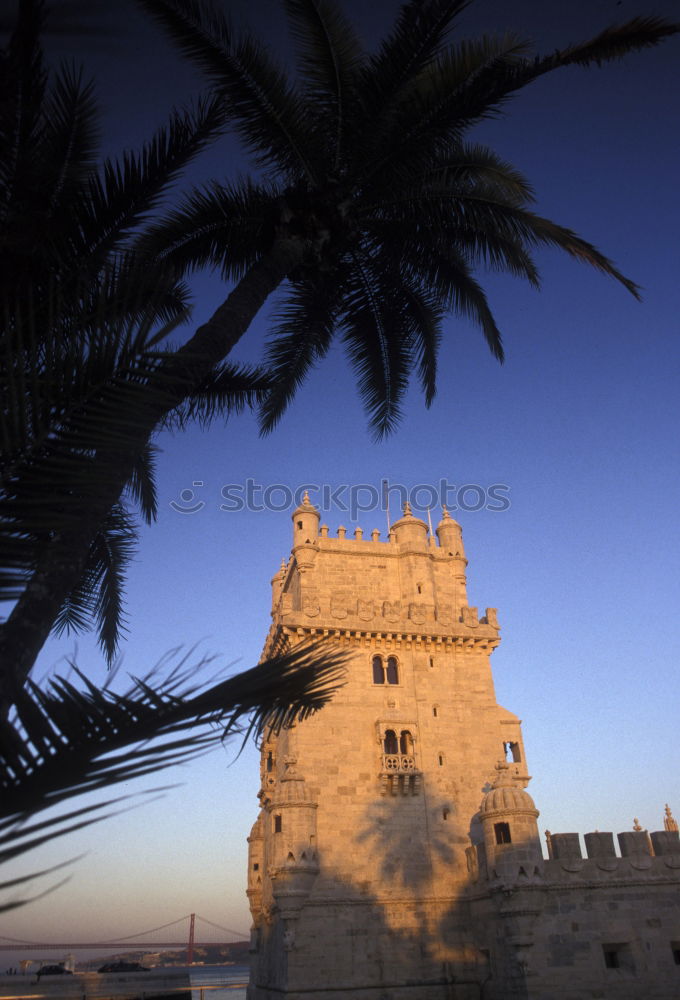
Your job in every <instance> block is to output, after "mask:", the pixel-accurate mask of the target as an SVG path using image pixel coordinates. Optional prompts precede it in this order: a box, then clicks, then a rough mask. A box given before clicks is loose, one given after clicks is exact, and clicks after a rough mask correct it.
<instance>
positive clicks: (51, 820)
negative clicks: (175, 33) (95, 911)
mask: <svg viewBox="0 0 680 1000" xmlns="http://www.w3.org/2000/svg"><path fill="white" fill-rule="evenodd" d="M42 17H43V7H42V4H41V3H40V2H39V0H22V3H21V4H20V9H19V18H18V23H17V26H16V29H15V31H14V33H13V35H12V38H11V41H10V45H9V49H8V51H7V52H6V53H2V54H0V55H1V58H0V90H1V92H2V95H3V100H2V102H0V135H1V136H2V147H1V148H2V156H0V215H1V216H2V223H3V226H2V230H1V231H0V309H1V316H2V323H1V324H0V395H1V396H2V399H3V403H4V407H3V412H2V415H1V416H0V441H1V442H2V453H1V455H0V484H1V490H0V545H1V549H2V559H1V562H0V569H1V572H0V596H1V597H2V598H3V599H5V600H8V599H12V598H16V597H18V596H20V595H21V594H22V592H23V588H24V585H25V580H26V577H27V576H29V579H30V574H31V572H32V571H33V570H34V569H35V567H36V566H39V565H40V561H41V559H42V558H43V557H44V554H45V553H46V552H49V550H50V547H51V546H52V545H53V544H54V540H55V539H59V540H60V542H61V543H63V542H64V541H65V540H67V539H69V538H75V539H77V538H78V536H79V533H80V531H81V528H82V525H83V522H84V521H87V519H88V515H89V509H90V505H93V504H97V503H99V502H102V503H106V504H108V509H107V511H106V513H105V515H104V516H103V517H102V518H101V519H99V520H96V519H94V518H93V519H91V520H90V521H87V526H86V529H85V533H84V536H83V537H84V541H85V548H84V551H85V559H84V561H83V562H82V563H81V564H79V567H78V575H77V577H75V581H76V582H75V586H73V587H72V588H71V589H70V590H68V591H67V592H66V591H63V592H62V593H61V594H60V595H59V598H58V600H57V601H56V602H54V603H53V604H51V606H50V607H51V610H50V612H49V615H50V618H51V624H52V625H54V626H55V627H56V629H57V630H63V629H76V630H78V629H83V628H86V627H88V626H89V625H90V623H91V621H92V620H94V621H95V623H96V625H97V628H98V631H99V636H100V641H101V645H102V647H103V649H104V652H105V653H106V654H107V656H108V658H109V659H111V658H112V657H113V655H114V653H115V650H116V644H117V640H118V636H119V633H120V631H121V627H122V581H123V574H124V570H125V565H126V561H127V559H128V558H129V555H130V552H131V548H132V545H133V543H134V539H135V535H136V529H135V523H134V517H133V507H134V506H135V505H136V506H137V508H138V509H139V511H140V513H141V515H142V516H143V517H144V518H145V519H146V520H147V521H151V520H153V518H154V517H155V515H156V493H155V486H154V477H153V450H152V446H151V445H150V443H149V441H148V440H146V439H144V438H143V437H135V435H134V433H133V434H132V436H131V434H130V432H131V431H134V414H135V411H136V408H137V407H138V406H139V401H140V400H141V399H142V398H146V399H149V398H155V399H156V403H157V405H160V406H161V407H162V406H163V405H164V404H165V403H166V394H167V391H168V386H172V390H173V392H174V393H175V398H176V399H178V400H180V405H175V406H174V407H173V408H172V409H170V410H166V411H164V420H165V422H166V423H167V422H172V423H174V424H178V425H179V426H182V425H183V424H184V423H186V422H187V421H189V420H191V419H199V420H201V421H203V422H206V421H209V420H210V419H212V417H213V416H214V415H216V414H217V413H223V414H228V413H230V412H232V411H234V410H238V409H239V408H241V407H242V406H243V405H246V404H251V405H252V403H253V402H254V401H256V400H257V399H258V398H260V397H261V395H262V393H263V391H264V389H265V388H266V387H267V385H268V384H269V383H268V381H266V380H265V379H264V377H263V376H262V374H261V373H260V372H258V371H256V370H249V369H245V368H235V367H234V366H229V365H226V364H223V365H218V366H215V367H214V368H213V369H212V370H211V372H210V375H209V377H207V378H205V379H203V380H202V381H200V382H196V381H194V382H192V383H191V384H187V383H186V382H184V381H182V379H181V377H180V376H179V375H178V376H177V377H176V382H175V383H173V381H172V379H171V377H170V376H169V375H165V374H164V372H163V365H164V363H165V361H166V359H167V358H168V356H169V351H168V349H167V348H165V347H163V346H162V344H163V342H164V340H165V338H166V336H167V334H168V332H169V331H171V330H172V329H173V328H174V327H175V326H176V325H177V323H178V322H179V321H181V320H182V319H184V318H185V317H186V315H187V311H188V310H187V290H186V288H185V287H184V285H183V284H182V281H181V275H178V273H177V268H176V266H175V265H174V263H173V264H170V263H168V262H163V261H160V260H153V259H150V258H149V257H148V256H146V257H145V256H144V255H143V254H142V253H141V252H140V247H139V243H140V236H139V230H140V226H141V225H142V224H143V222H144V220H145V218H146V217H147V215H148V214H149V212H150V211H151V210H152V209H153V207H154V204H155V203H156V201H157V199H158V197H159V196H160V195H161V194H162V192H163V191H164V190H165V189H166V187H167V185H168V184H169V183H170V182H171V181H172V180H173V179H174V178H175V177H176V176H177V174H178V173H179V172H180V171H181V170H182V168H183V167H184V166H185V165H186V163H188V162H189V161H190V160H191V159H192V157H193V156H195V155H196V153H197V152H199V151H200V150H201V149H202V148H203V146H204V145H205V144H206V143H207V142H208V141H209V140H210V139H211V138H213V137H214V136H215V135H217V134H219V132H220V130H221V129H222V127H223V118H224V116H223V110H222V107H221V106H222V104H223V102H222V101H221V99H219V98H213V99H211V100H207V101H203V102H200V103H199V104H198V106H197V108H196V109H195V110H194V111H188V112H185V113H176V114H174V115H173V117H172V119H171V121H170V124H169V126H168V127H167V128H166V129H162V130H160V131H159V132H158V133H157V134H156V136H155V137H154V138H153V140H152V141H151V142H149V143H148V144H147V146H146V147H145V148H144V149H143V150H142V152H141V153H140V154H139V155H137V156H135V155H133V154H126V156H125V157H124V158H123V159H122V161H121V162H115V161H105V163H104V164H103V166H102V167H101V169H98V167H97V163H96V160H95V153H96V133H97V124H98V118H97V112H96V108H95V105H94V101H93V97H92V88H91V86H90V85H88V84H86V83H84V82H83V81H82V80H81V79H80V78H79V77H78V76H77V75H74V74H73V73H72V72H69V71H68V70H64V71H62V72H60V73H58V74H57V75H56V77H54V78H53V79H52V80H50V79H49V75H48V73H47V71H46V69H45V66H44V62H43V56H42V50H41V47H40V42H39V37H40V32H41V28H42ZM180 383H181V386H182V392H181V393H179V392H178V391H177V385H179V384H180ZM120 454H123V455H124V456H125V460H126V461H129V463H130V464H129V465H128V466H127V473H126V478H125V481H124V482H122V484H121V485H119V484H118V480H117V479H116V478H115V477H116V475H117V473H118V468H119V465H120V460H119V458H118V456H119V455H120ZM110 496H113V497H114V499H113V500H112V501H111V502H110V503H109V500H108V498H109V497H110ZM50 627H51V626H50ZM26 662H28V661H26ZM14 667H15V662H12V661H9V662H8V661H7V660H5V661H4V662H3V669H4V680H5V681H6V684H5V688H4V692H3V694H4V699H3V702H4V703H3V704H2V706H1V710H0V865H2V864H3V863H6V862H9V861H11V860H13V859H14V858H15V857H16V856H17V855H19V854H23V853H25V852H26V851H30V850H31V849H33V848H34V847H37V846H39V845H40V844H42V843H43V842H45V841H46V840H49V839H52V838H54V837H55V836H62V835H63V834H65V833H68V832H70V831H72V830H74V829H77V828H79V827H82V826H87V825H89V824H90V823H92V822H96V821H97V820H99V819H102V818H104V815H106V814H107V813H106V810H107V809H110V808H118V807H119V805H120V803H121V802H122V801H123V800H124V799H125V798H126V796H123V797H122V798H121V797H118V798H115V799H109V800H108V801H107V802H100V803H98V804H95V805H92V804H89V805H85V806H83V805H79V806H75V807H70V808H69V810H68V811H67V812H65V813H64V812H63V811H62V812H59V813H58V814H57V815H55V814H54V813H48V814H47V816H46V817H45V816H44V815H41V816H39V817H38V818H36V816H37V814H43V813H44V812H45V810H51V809H52V808H53V807H54V806H63V805H64V804H66V803H68V802H70V801H71V800H72V799H73V798H74V797H76V798H77V797H79V796H82V795H83V794H85V793H88V792H92V791H97V790H100V789H102V788H107V789H108V788H110V787H111V786H113V785H115V784H117V783H119V782H121V781H126V782H127V781H129V780H130V779H132V778H135V777H139V776H141V775H144V774H149V773H152V772H155V771H157V770H159V769H162V768H164V767H168V766H170V765H171V764H174V763H177V762H178V761H183V760H186V759H188V758H189V757H191V756H193V755H195V754H197V753H202V752H205V751H206V750H208V749H210V748H211V747H213V746H214V745H215V744H216V743H218V742H220V741H222V740H224V739H226V738H227V737H229V736H232V735H234V734H238V733H242V734H243V735H244V737H245V736H247V735H248V733H250V732H255V733H256V734H257V733H259V732H260V731H261V730H262V729H263V728H264V727H265V726H266V727H269V726H273V727H274V728H279V727H281V726H284V725H289V724H290V723H291V722H293V721H294V720H295V719H296V718H303V717H304V716H305V715H306V714H308V713H309V712H311V711H315V710H317V709H318V708H320V707H321V706H322V705H323V704H324V703H325V701H326V700H327V699H328V698H329V697H330V696H331V695H332V693H333V691H334V690H335V688H336V687H337V685H338V684H339V683H340V681H341V676H342V669H341V668H342V657H341V656H339V655H337V654H334V653H330V654H329V652H328V650H324V654H323V656H321V654H320V652H319V651H317V650H316V648H315V647H313V646H296V647H295V648H290V649H288V650H285V651H282V652H281V654H280V655H278V656H276V657H273V658H270V659H268V660H266V661H263V662H262V663H260V664H259V665H258V666H257V667H256V668H253V669H252V670H249V671H245V672H243V673H241V674H239V675H237V676H234V677H230V678H228V679H227V680H224V679H219V680H218V681H217V682H216V681H215V678H212V679H209V680H207V681H200V680H197V676H199V677H200V675H201V674H200V668H201V663H200V662H199V663H198V664H196V663H193V662H191V660H190V658H189V657H185V658H184V659H183V660H181V661H180V663H179V664H177V665H175V666H174V667H173V668H172V669H170V670H168V668H169V667H172V662H167V661H165V662H164V663H163V664H162V665H161V667H162V668H163V669H162V670H161V668H160V667H159V669H157V670H155V671H152V672H151V673H147V674H146V675H145V676H143V677H141V678H138V679H134V680H133V682H132V686H131V687H130V689H129V690H128V691H126V692H125V693H124V694H116V693H114V692H113V691H112V690H111V689H110V688H109V687H108V686H106V687H105V689H104V690H103V691H102V690H99V689H98V688H96V687H95V686H93V685H92V684H91V683H90V682H88V681H87V679H86V677H85V676H84V675H83V674H82V673H81V672H80V671H79V670H78V669H77V668H76V667H75V666H74V668H73V674H72V675H71V676H70V677H59V676H57V677H53V678H52V679H50V680H49V681H48V683H47V684H46V685H45V686H43V687H41V686H38V685H37V684H35V683H34V682H32V681H30V680H26V679H24V678H23V677H22V674H20V673H18V672H17V671H16V670H15V669H14ZM22 681H23V683H22ZM7 682H8V683H7ZM159 741H160V742H159ZM58 867H61V866H58ZM40 874H49V873H48V872H43V873H33V874H32V875H31V876H26V877H22V878H19V879H9V880H7V881H5V882H0V891H4V892H6V893H15V892H18V891H19V887H20V886H23V885H24V883H26V882H28V881H29V879H30V878H34V877H35V876H36V875H40ZM26 901H27V900H26V899H25V898H19V899H17V898H12V899H10V901H9V902H6V903H0V911H1V910H3V909H10V908H12V907H13V906H16V905H21V904H22V903H24V902H26Z"/></svg>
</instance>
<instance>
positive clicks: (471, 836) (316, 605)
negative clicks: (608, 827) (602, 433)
mask: <svg viewBox="0 0 680 1000" xmlns="http://www.w3.org/2000/svg"><path fill="white" fill-rule="evenodd" d="M319 520H320V518H319V514H318V512H317V511H316V509H315V508H314V507H313V506H312V505H311V504H310V503H309V501H308V500H305V501H304V502H303V503H302V504H301V506H300V507H298V509H297V510H296V511H295V513H294V514H293V550H292V554H291V557H290V559H289V561H288V563H287V564H284V565H283V566H282V568H281V570H280V571H279V572H278V573H277V574H276V576H275V577H274V579H273V581H272V587H273V595H272V617H273V624H272V627H271V630H270V633H269V636H268V639H267V644H266V647H265V654H270V653H272V652H276V651H278V650H281V649H284V648H287V647H289V646H290V645H291V644H295V643H297V642H300V641H304V640H307V639H310V638H317V639H318V638H323V639H324V640H327V641H328V642H330V643H333V645H334V646H336V647H337V646H340V647H341V648H344V649H345V651H346V652H347V653H348V654H349V657H350V659H349V668H348V674H347V683H346V685H345V686H344V687H343V688H342V690H341V691H340V692H339V693H338V694H337V695H336V696H335V698H334V699H333V701H332V703H331V704H330V705H329V706H328V707H327V708H325V709H324V710H323V711H322V712H320V713H318V714H317V715H316V716H314V717H312V718H310V719H309V720H307V721H305V722H304V723H302V724H299V725H297V726H296V727H294V728H293V729H291V730H288V731H284V732H282V733H281V734H280V735H279V736H278V737H272V738H270V739H268V740H267V741H266V742H265V743H264V744H263V747H262V758H261V787H260V792H259V798H260V804H261V809H260V814H259V817H258V819H257V821H256V823H255V825H254V827H253V829H252V832H251V835H250V838H249V848H250V850H249V875H248V895H249V899H250V905H251V912H252V916H253V932H252V954H251V959H252V961H251V984H250V987H249V994H248V995H249V1000H274V998H276V1000H303V998H305V1000H309V998H316V997H319V998H327V1000H332V998H337V1000H340V998H341V997H343V998H352V1000H406V998H408V1000H421V998H422V1000H450V998H457V1000H473V998H474V1000H478V998H480V997H484V998H485V1000H505V998H508V997H536V998H541V1000H553V998H565V1000H567V998H568V1000H581V998H582V997H586V996H587V997H603V998H609V997H612V998H620V1000H637V998H640V997H642V996H647V995H649V996H650V997H651V996H653V997H655V998H657V1000H672V998H676V997H678V996H680V922H679V919H678V913H679V910H678V885H679V883H680V842H679V841H678V834H677V831H672V830H667V831H664V833H663V834H658V835H657V834H654V835H653V838H656V840H655V845H654V848H655V853H656V855H657V856H652V854H651V845H650V842H649V838H647V835H646V834H643V835H642V836H643V837H644V838H645V839H644V843H643V841H642V840H641V839H640V834H639V833H638V834H634V837H637V840H634V841H630V840H629V841H626V840H625V838H624V843H623V844H622V848H623V849H624V850H623V851H622V853H626V852H627V856H626V857H624V858H618V857H613V856H612V855H613V841H611V835H607V834H598V835H597V837H596V839H595V840H593V841H587V842H588V844H589V847H588V854H589V857H588V859H584V858H581V857H580V851H578V852H577V851H576V847H578V838H576V842H577V843H574V840H573V838H572V839H570V835H562V836H561V837H560V836H559V835H553V837H552V838H551V844H550V850H551V854H552V855H553V857H552V858H551V859H549V860H547V861H544V860H543V857H542V852H541V846H540V841H539V835H538V827H537V817H538V811H537V810H536V808H535V806H534V803H533V801H532V799H531V797H530V796H529V794H528V793H527V792H526V791H525V788H526V785H527V784H528V782H529V776H528V773H527V768H526V763H525V754H524V747H523V743H522V734H521V729H520V723H519V720H518V719H517V717H516V716H515V715H513V714H512V713H510V712H508V711H507V710H506V709H504V708H502V707H501V706H500V705H498V703H497V702H496V697H495V693H494V687H493V679H492V675H491V667H490V656H491V653H492V652H493V650H494V648H495V647H496V646H497V645H498V643H499V628H498V622H497V619H496V612H495V609H493V608H487V609H486V612H485V614H484V615H483V616H482V617H480V616H479V614H478V611H477V608H475V607H471V606H470V605H469V604H468V597H467V586H466V566H467V560H466V558H465V552H464V549H463V541H462V534H461V529H460V526H459V525H458V524H457V523H456V522H455V521H454V520H453V519H452V518H450V517H449V516H448V514H447V513H446V512H444V516H443V518H442V520H441V522H440V523H439V525H438V527H437V531H436V538H435V537H434V536H431V535H430V534H429V533H428V528H427V525H426V524H425V523H424V522H423V521H421V520H419V519H418V518H416V517H414V516H413V515H412V514H411V512H410V510H408V508H407V509H406V511H405V513H404V516H403V517H402V518H401V519H400V520H398V521H397V522H396V523H395V524H393V525H392V528H391V531H390V534H389V538H388V539H387V540H386V541H380V539H379V535H378V532H373V533H372V535H371V536H370V538H364V537H363V535H362V532H361V530H360V529H356V531H355V532H354V537H353V538H347V537H345V535H346V533H345V531H344V529H342V528H340V529H339V530H338V535H337V537H334V538H331V537H329V534H328V529H327V528H326V527H325V526H321V527H320V526H319ZM593 836H594V835H593ZM607 837H609V840H607ZM598 838H599V839H598ZM603 838H604V839H603ZM659 838H660V839H659ZM664 838H665V839H664ZM610 841H611V853H609V843H610ZM626 845H627V847H626ZM628 848H630V850H628ZM577 854H578V855H579V856H576V855H577ZM614 913H615V914H616V919H614V917H613V914H614ZM645 920H646V921H647V923H646V924H645ZM645 928H646V930H645ZM645 934H646V935H647V936H646V937H645V936H644V935H645ZM652 940H653V942H654V954H653V956H652V951H651V947H652V946H651V944H650V941H652ZM674 942H675V950H674ZM647 945H649V947H646V946H647ZM607 948H609V951H607ZM657 952H658V954H657ZM662 959H663V961H662ZM676 961H677V962H678V963H679V964H676ZM659 963H661V972H660V971H659V967H660V966H659ZM577 976H578V977H580V978H579V979H578V982H579V984H580V985H578V987H577V986H576V985H575V982H576V979H575V977H577ZM644 984H647V986H652V985H653V988H654V990H655V992H653V993H649V994H647V993H644V992H640V989H641V988H642V987H643V985H644ZM584 990H587V991H589V992H584ZM636 990H637V992H636Z"/></svg>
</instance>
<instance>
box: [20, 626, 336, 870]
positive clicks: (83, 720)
mask: <svg viewBox="0 0 680 1000" xmlns="http://www.w3.org/2000/svg"><path fill="white" fill-rule="evenodd" d="M208 662H209V661H205V660H204V661H202V662H201V663H199V664H195V663H192V662H191V658H190V655H188V654H187V655H186V656H184V657H183V658H182V659H181V660H180V661H179V663H178V664H177V665H176V667H175V668H174V669H173V670H172V671H171V672H170V674H169V676H168V677H167V678H165V679H164V680H159V678H158V674H157V672H152V673H151V674H149V675H147V676H146V677H143V678H140V679H135V680H133V683H132V686H131V687H130V689H129V690H128V691H126V692H124V693H123V694H116V693H115V692H113V691H111V690H109V689H105V690H103V691H102V690H100V689H99V688H97V687H96V686H95V685H93V684H92V683H91V682H90V681H88V680H87V678H86V677H85V676H84V675H83V674H82V673H81V672H80V671H79V670H77V669H76V668H74V671H73V672H74V675H75V677H74V678H73V679H69V678H66V677H59V676H58V677H54V678H52V679H51V680H50V681H49V682H48V684H47V687H46V688H45V689H44V690H42V689H41V688H40V687H38V686H37V685H36V684H34V683H32V682H30V681H29V682H28V683H27V685H26V686H25V688H24V690H23V691H22V692H21V693H20V694H19V695H18V696H17V698H16V704H15V710H14V711H13V712H12V713H11V715H10V716H9V718H8V719H5V720H0V792H1V793H2V794H1V796H0V863H3V862H7V861H10V860H12V859H13V858H15V857H17V856H18V855H20V854H24V853H26V852H27V851H30V850H32V849H34V848H35V847H38V846H40V845H41V844H43V843H46V842H47V841H49V840H52V839H54V838H55V837H60V836H63V835H65V834H66V833H69V832H72V831H74V830H76V829H81V828H82V827H84V826H88V825H90V824H92V823H94V822H99V821H100V820H101V819H103V818H105V817H106V816H108V815H111V809H113V810H114V811H116V810H117V809H118V808H119V806H120V804H121V803H122V802H123V801H125V800H126V799H127V798H128V797H127V796H123V797H117V798H110V797H109V798H107V799H106V800H105V801H102V802H97V803H95V804H90V805H85V806H80V807H77V808H75V809H69V810H67V811H66V812H63V811H60V812H58V813H57V814H56V815H54V814H51V813H50V814H48V815H47V816H46V817H45V818H41V819H34V818H33V817H35V816H36V815H37V814H42V813H45V812H47V811H48V810H53V809H54V807H55V806H61V805H62V804H63V803H65V802H67V801H69V800H71V799H73V798H78V797H80V796H82V795H85V794H88V793H91V792H98V791H100V790H102V789H108V788H110V787H112V786H113V785H116V784H119V783H121V782H128V781H131V780H133V779H135V778H139V777H142V776H145V775H148V774H153V773H155V772H157V771H159V770H162V769H164V768H167V767H170V766H171V765H173V764H176V763H180V762H182V761H186V760H189V759H190V758H192V757H194V756H196V755H197V754H201V753H205V752H207V751H208V750H210V749H212V748H213V747H215V746H216V745H218V744H219V743H221V742H223V741H224V740H225V739H227V738H229V737H230V736H233V735H239V736H240V737H241V738H242V739H243V740H244V741H245V740H246V739H247V738H248V736H249V735H250V734H254V735H256V736H258V735H261V734H262V733H263V732H264V731H265V730H267V729H268V728H270V727H271V728H273V729H274V730H279V729H280V728H281V727H284V726H289V725H291V724H292V723H293V722H295V721H296V720H301V719H304V718H306V717H307V716H308V715H310V714H311V713H313V712H315V711H317V710H318V709H319V708H321V707H322V706H323V705H324V704H325V703H326V702H327V701H328V700H329V698H330V697H332V695H333V693H334V692H335V691H336V690H337V688H338V687H339V686H340V685H341V684H342V680H343V674H344V664H345V662H346V655H345V654H343V653H340V652H339V651H333V650H330V651H329V650H328V648H327V646H324V647H323V649H321V647H320V646H319V645H314V644H302V645H298V646H296V647H294V648H293V649H291V650H289V651H288V652H284V653H282V654H280V655H278V656H275V657H271V658H270V659H268V660H265V661H263V662H262V663H260V664H259V665H258V666H257V667H254V668H253V669H251V670H248V671H245V672H244V673H240V674H238V675H236V676H235V677H231V678H228V679H226V680H222V681H219V682H218V683H210V684H209V685H207V686H206V685H205V684H201V683H200V681H199V680H197V676H199V675H200V671H201V668H205V667H206V666H207V664H208ZM164 667H165V664H164ZM151 791H152V792H153V791H158V790H157V789H153V790H151ZM149 794H150V793H149ZM38 874H41V873H36V875H38ZM11 885H12V883H11V882H10V883H9V884H8V886H7V887H9V886H11ZM0 888H2V886H0Z"/></svg>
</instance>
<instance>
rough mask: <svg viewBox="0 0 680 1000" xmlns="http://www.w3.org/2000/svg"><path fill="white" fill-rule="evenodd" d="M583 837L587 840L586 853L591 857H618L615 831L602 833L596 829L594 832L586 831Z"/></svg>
mask: <svg viewBox="0 0 680 1000" xmlns="http://www.w3.org/2000/svg"><path fill="white" fill-rule="evenodd" d="M583 839H584V840H585V842H586V854H587V855H588V857H589V858H615V857H616V849H615V847H614V834H613V833H609V832H607V833H600V831H599V830H596V831H595V832H594V833H586V834H585V836H584V838H583Z"/></svg>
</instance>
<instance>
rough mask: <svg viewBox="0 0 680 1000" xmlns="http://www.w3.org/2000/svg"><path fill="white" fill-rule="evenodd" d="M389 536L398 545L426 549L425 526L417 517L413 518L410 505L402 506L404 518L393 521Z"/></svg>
mask: <svg viewBox="0 0 680 1000" xmlns="http://www.w3.org/2000/svg"><path fill="white" fill-rule="evenodd" d="M391 534H393V536H394V540H395V542H396V543H397V544H398V545H412V546H413V547H414V548H418V549H423V550H425V549H426V548H427V525H426V524H425V522H424V521H421V520H420V518H419V517H414V516H413V512H412V511H411V504H410V503H408V501H407V502H406V503H405V504H404V516H403V517H401V518H400V519H399V520H398V521H395V522H394V524H393V525H392V528H391Z"/></svg>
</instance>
